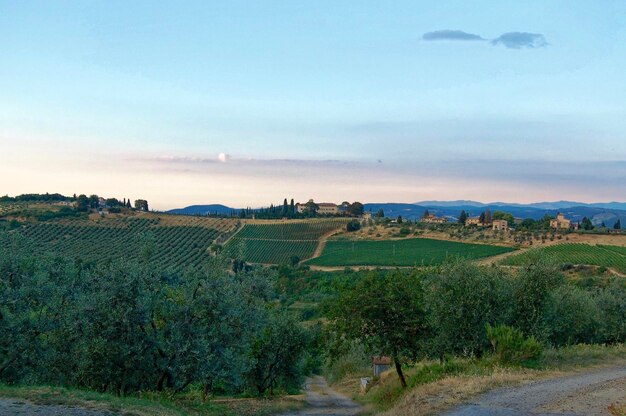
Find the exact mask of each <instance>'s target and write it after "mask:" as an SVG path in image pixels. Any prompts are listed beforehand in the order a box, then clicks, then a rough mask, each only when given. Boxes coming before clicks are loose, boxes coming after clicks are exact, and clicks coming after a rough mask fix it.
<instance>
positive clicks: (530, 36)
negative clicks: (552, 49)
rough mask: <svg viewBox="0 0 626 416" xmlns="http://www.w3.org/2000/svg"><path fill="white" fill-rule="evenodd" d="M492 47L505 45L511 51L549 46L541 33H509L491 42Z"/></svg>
mask: <svg viewBox="0 0 626 416" xmlns="http://www.w3.org/2000/svg"><path fill="white" fill-rule="evenodd" d="M491 44H492V45H504V46H506V47H507V48H511V49H522V48H531V49H533V48H543V47H546V46H548V42H547V41H546V38H545V37H544V36H543V35H542V34H541V33H528V32H508V33H503V34H501V35H500V36H499V37H497V38H495V39H494V40H492V41H491Z"/></svg>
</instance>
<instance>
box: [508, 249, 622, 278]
mask: <svg viewBox="0 0 626 416" xmlns="http://www.w3.org/2000/svg"><path fill="white" fill-rule="evenodd" d="M538 255H541V256H544V257H547V258H549V259H552V260H553V261H555V262H558V263H561V264H564V263H571V264H588V265H592V266H605V267H611V268H614V269H616V270H619V271H621V272H626V247H620V246H607V245H597V246H592V245H588V244H574V243H566V244H558V245H554V246H548V247H542V248H536V249H532V250H528V251H526V252H525V253H521V254H518V255H516V256H511V257H507V258H506V259H504V260H503V261H502V264H504V265H508V266H521V265H523V264H525V263H526V262H528V261H529V260H531V259H533V258H534V257H535V256H538Z"/></svg>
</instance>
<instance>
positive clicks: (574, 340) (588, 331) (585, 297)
mask: <svg viewBox="0 0 626 416" xmlns="http://www.w3.org/2000/svg"><path fill="white" fill-rule="evenodd" d="M543 315H544V316H543V327H544V333H545V334H546V335H547V340H548V341H549V342H550V343H551V344H552V345H554V346H557V347H558V346H562V345H570V344H578V343H594V342H597V341H599V339H598V337H599V334H598V330H599V328H600V327H601V318H600V316H601V315H600V310H599V308H598V306H597V304H596V303H595V302H594V300H593V298H592V297H591V295H590V294H589V292H587V291H585V290H583V289H580V288H577V287H574V286H569V285H564V286H560V287H558V288H556V289H554V290H553V291H552V292H551V293H550V295H549V296H548V299H547V303H546V305H545V309H544V313H543Z"/></svg>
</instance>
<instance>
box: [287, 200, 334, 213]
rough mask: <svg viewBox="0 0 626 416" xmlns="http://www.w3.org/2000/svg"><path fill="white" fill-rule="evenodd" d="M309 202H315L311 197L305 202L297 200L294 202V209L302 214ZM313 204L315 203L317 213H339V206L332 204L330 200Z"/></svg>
mask: <svg viewBox="0 0 626 416" xmlns="http://www.w3.org/2000/svg"><path fill="white" fill-rule="evenodd" d="M309 204H315V202H314V201H313V200H312V199H309V202H307V203H306V204H301V203H299V202H298V203H297V204H296V210H297V211H298V213H300V214H302V213H304V212H306V211H307V208H308V205H309ZM315 205H317V213H318V214H331V215H332V214H338V213H339V207H338V206H337V205H336V204H333V203H330V202H320V203H319V204H315Z"/></svg>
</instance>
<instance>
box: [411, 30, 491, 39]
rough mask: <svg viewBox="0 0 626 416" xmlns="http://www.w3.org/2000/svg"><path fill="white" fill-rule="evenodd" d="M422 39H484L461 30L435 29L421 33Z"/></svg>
mask: <svg viewBox="0 0 626 416" xmlns="http://www.w3.org/2000/svg"><path fill="white" fill-rule="evenodd" d="M422 39H424V40H428V41H431V40H461V41H468V40H470V41H472V40H486V39H484V38H483V37H482V36H479V35H475V34H473V33H467V32H464V31H462V30H449V29H446V30H435V31H434V32H426V33H424V34H423V35H422Z"/></svg>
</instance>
